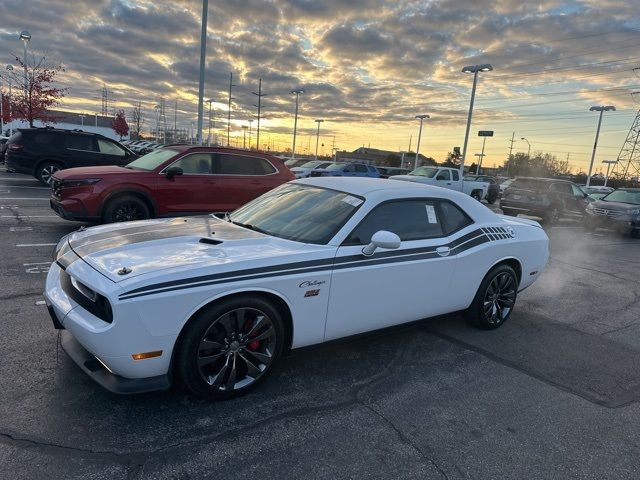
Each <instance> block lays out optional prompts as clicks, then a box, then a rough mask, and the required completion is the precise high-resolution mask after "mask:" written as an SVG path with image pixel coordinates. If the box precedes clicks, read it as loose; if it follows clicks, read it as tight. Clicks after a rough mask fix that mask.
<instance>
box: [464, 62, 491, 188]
mask: <svg viewBox="0 0 640 480" xmlns="http://www.w3.org/2000/svg"><path fill="white" fill-rule="evenodd" d="M491 70H493V67H492V66H491V65H490V64H488V63H485V64H484V65H470V66H467V67H464V68H463V69H462V73H473V87H472V88H471V101H470V103H469V115H468V116H467V130H466V131H465V134H464V146H463V147H462V158H461V159H460V178H464V161H465V160H466V158H467V144H468V143H469V131H470V130H471V117H472V115H473V102H474V100H475V97H476V86H477V84H478V73H480V72H490V71H491ZM460 189H462V182H460Z"/></svg>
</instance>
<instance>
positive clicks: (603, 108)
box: [587, 105, 616, 187]
mask: <svg viewBox="0 0 640 480" xmlns="http://www.w3.org/2000/svg"><path fill="white" fill-rule="evenodd" d="M609 110H612V111H614V112H615V111H616V107H614V106H613V105H606V106H594V107H591V108H590V109H589V111H590V112H600V114H599V116H598V128H597V129H596V139H595V140H594V142H593V152H592V153H591V163H589V173H588V175H587V187H588V186H589V185H591V170H592V169H593V161H594V160H595V158H596V148H597V147H598V137H599V136H600V126H601V125H602V114H603V113H604V112H608V111H609Z"/></svg>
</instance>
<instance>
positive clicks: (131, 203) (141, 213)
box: [103, 195, 151, 223]
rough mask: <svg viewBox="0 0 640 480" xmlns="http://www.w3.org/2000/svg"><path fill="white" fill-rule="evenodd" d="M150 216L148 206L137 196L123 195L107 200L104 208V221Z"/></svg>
mask: <svg viewBox="0 0 640 480" xmlns="http://www.w3.org/2000/svg"><path fill="white" fill-rule="evenodd" d="M150 217H151V214H150V212H149V207H147V205H146V204H145V203H144V202H143V201H142V200H141V199H140V198H138V197H135V196H133V195H123V196H121V197H118V198H116V199H114V200H112V201H110V202H109V204H108V205H107V208H106V209H105V212H104V216H103V221H104V223H116V222H131V221H135V220H146V219H148V218H150Z"/></svg>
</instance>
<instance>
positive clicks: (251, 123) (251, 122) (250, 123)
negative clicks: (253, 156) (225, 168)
mask: <svg viewBox="0 0 640 480" xmlns="http://www.w3.org/2000/svg"><path fill="white" fill-rule="evenodd" d="M252 125H253V118H252V119H251V120H249V150H251V126H252Z"/></svg>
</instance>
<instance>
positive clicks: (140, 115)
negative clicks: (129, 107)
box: [131, 102, 144, 140]
mask: <svg viewBox="0 0 640 480" xmlns="http://www.w3.org/2000/svg"><path fill="white" fill-rule="evenodd" d="M143 125H144V112H143V111H142V103H141V102H138V104H137V105H134V107H133V111H132V112H131V126H132V129H131V138H132V140H140V133H141V132H142V126H143Z"/></svg>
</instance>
